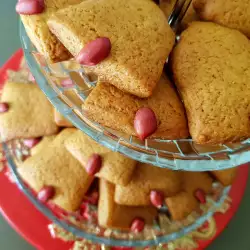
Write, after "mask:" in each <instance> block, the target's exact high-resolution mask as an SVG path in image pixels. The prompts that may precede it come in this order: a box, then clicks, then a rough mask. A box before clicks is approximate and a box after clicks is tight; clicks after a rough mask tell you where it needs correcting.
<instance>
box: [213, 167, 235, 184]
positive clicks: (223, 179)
mask: <svg viewBox="0 0 250 250" xmlns="http://www.w3.org/2000/svg"><path fill="white" fill-rule="evenodd" d="M211 174H212V175H213V176H214V177H215V179H216V180H218V181H219V182H220V183H221V184H222V185H223V186H230V185H232V184H233V181H234V180H235V178H236V176H237V168H230V169H226V170H217V171H211Z"/></svg>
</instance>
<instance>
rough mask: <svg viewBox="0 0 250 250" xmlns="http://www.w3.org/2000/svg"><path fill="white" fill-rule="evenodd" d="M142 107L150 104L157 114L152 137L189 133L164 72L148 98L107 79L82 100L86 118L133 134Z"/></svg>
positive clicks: (186, 134) (177, 101)
mask: <svg viewBox="0 0 250 250" xmlns="http://www.w3.org/2000/svg"><path fill="white" fill-rule="evenodd" d="M142 107H149V108H151V109H152V110H153V111H154V113H155V115H156V118H157V122H158V128H157V130H156V132H155V133H154V134H153V135H152V136H151V137H158V138H164V139H178V138H186V137H187V136H188V134H189V132H188V128H187V121H186V117H185V111H184V109H183V105H182V102H181V101H180V99H179V98H178V95H177V94H176V92H175V90H174V88H173V86H172V84H171V83H170V81H169V80H168V79H167V77H166V76H165V75H163V76H162V78H161V80H160V82H159V83H158V85H157V87H156V88H155V90H154V92H153V95H152V96H151V97H149V98H145V99H141V98H138V97H136V96H133V95H130V94H126V93H124V92H122V91H121V90H119V89H117V88H116V87H114V86H112V85H111V84H109V83H102V82H100V83H99V84H98V85H97V86H96V87H95V88H94V89H93V90H92V92H91V93H90V94H89V96H88V98H87V100H86V101H85V102H84V104H83V110H84V111H86V112H87V115H88V117H89V118H91V119H92V120H94V121H96V122H98V123H100V124H102V125H104V126H106V127H110V128H112V129H115V130H118V131H122V132H124V133H126V134H129V135H136V132H135V129H134V118H135V114H136V112H137V111H138V109H140V108H142ZM117 117H119V119H117Z"/></svg>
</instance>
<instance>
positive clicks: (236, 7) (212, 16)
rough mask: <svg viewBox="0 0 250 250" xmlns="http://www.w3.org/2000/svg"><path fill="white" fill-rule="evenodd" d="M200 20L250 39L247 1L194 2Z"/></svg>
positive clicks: (199, 0) (217, 0)
mask: <svg viewBox="0 0 250 250" xmlns="http://www.w3.org/2000/svg"><path fill="white" fill-rule="evenodd" d="M194 7H195V9H196V12H197V13H198V14H199V16H200V17H201V19H202V20H206V21H211V22H215V23H218V24H220V25H223V26H226V27H229V28H232V29H237V30H239V31H241V32H242V33H243V34H245V35H246V36H248V37H249V38H250V4H249V1H248V0H227V1H225V0H212V1H211V0H194Z"/></svg>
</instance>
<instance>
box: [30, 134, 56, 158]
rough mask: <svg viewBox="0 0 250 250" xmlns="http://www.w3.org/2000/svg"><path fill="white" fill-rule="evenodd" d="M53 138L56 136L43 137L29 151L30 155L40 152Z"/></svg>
mask: <svg viewBox="0 0 250 250" xmlns="http://www.w3.org/2000/svg"><path fill="white" fill-rule="evenodd" d="M55 138H56V135H50V136H44V137H43V138H42V140H41V141H40V142H39V143H38V144H37V145H35V146H34V147H33V148H32V149H31V150H30V153H31V155H35V154H38V153H39V152H40V151H41V150H43V149H44V148H46V147H48V146H49V145H50V144H51V143H52V142H53V141H54V139H55Z"/></svg>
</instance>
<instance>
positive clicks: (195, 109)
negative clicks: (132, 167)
mask: <svg viewBox="0 0 250 250" xmlns="http://www.w3.org/2000/svg"><path fill="white" fill-rule="evenodd" d="M155 2H156V1H151V0H87V1H84V0H66V1H65V0H60V1H56V0H53V1H48V0H42V1H41V0H39V1H38V0H29V1H19V2H18V3H17V6H16V10H17V12H18V13H19V14H20V15H21V19H22V21H23V23H24V26H25V28H26V31H27V33H28V35H29V37H30V39H31V41H32V42H33V43H34V45H35V46H36V47H37V49H38V50H39V52H40V53H41V54H42V55H44V56H45V57H46V59H47V60H48V61H49V62H52V63H53V62H61V61H64V60H68V59H70V58H75V60H76V61H77V62H78V63H79V64H81V65H82V66H83V67H84V68H85V70H86V72H89V73H91V74H95V75H97V76H98V79H99V83H98V84H97V86H96V88H94V90H93V91H92V92H91V93H90V95H89V96H88V98H87V100H86V101H85V102H84V103H83V105H82V109H83V111H84V112H85V113H86V114H88V118H90V119H92V120H93V121H95V122H98V123H99V124H101V125H103V126H105V127H108V128H111V129H114V130H117V131H121V132H123V133H126V134H128V135H133V136H137V137H139V139H142V140H144V139H146V138H160V139H183V138H188V137H189V136H191V137H192V139H193V141H194V142H195V143H197V144H223V143H231V142H239V141H242V140H245V139H248V138H249V137H250V119H249V117H250V85H249V84H248V80H249V79H250V67H249V66H250V65H249V64H250V60H249V58H250V42H249V40H248V37H249V34H250V3H249V1H247V0H245V1H235V0H234V1H233V0H229V1H227V4H225V3H224V0H218V1H209V0H193V1H192V3H191V5H190V7H189V9H188V11H187V13H186V15H185V17H184V19H183V22H182V24H181V29H180V30H183V33H182V34H181V35H180V40H179V42H178V44H177V45H176V46H175V34H174V32H173V31H172V29H171V27H170V26H169V25H168V23H167V17H168V16H169V15H170V13H171V11H172V9H173V7H174V5H175V2H176V1H175V0H161V1H159V5H157V4H156V3H155ZM205 21H206V22H205ZM166 61H168V68H169V70H168V72H167V74H166V73H165V72H164V65H165V64H166ZM170 79H171V81H170ZM56 115H57V120H58V123H60V124H61V125H62V126H64V125H67V126H68V125H69V124H64V123H63V122H64V121H63V118H62V117H61V116H60V115H59V114H58V113H57V114H56ZM117 117H119V119H116V118H117ZM61 120H62V121H61Z"/></svg>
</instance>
